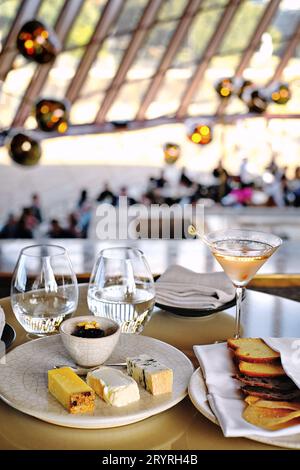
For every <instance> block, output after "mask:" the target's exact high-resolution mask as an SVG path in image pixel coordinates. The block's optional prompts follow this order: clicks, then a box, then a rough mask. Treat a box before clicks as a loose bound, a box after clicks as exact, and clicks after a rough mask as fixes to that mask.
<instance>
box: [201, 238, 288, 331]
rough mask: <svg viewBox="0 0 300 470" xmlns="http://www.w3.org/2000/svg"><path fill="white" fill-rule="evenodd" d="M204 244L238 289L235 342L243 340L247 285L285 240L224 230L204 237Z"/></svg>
mask: <svg viewBox="0 0 300 470" xmlns="http://www.w3.org/2000/svg"><path fill="white" fill-rule="evenodd" d="M203 241H204V242H205V243H206V244H207V245H208V247H209V249H210V250H211V252H212V254H213V255H214V257H215V258H216V260H217V261H218V263H219V264H220V265H221V266H222V268H223V269H224V271H225V273H226V274H227V276H228V277H229V278H230V280H231V282H232V283H233V285H234V287H235V289H236V317H235V333H234V338H239V337H240V320H241V309H242V299H243V296H244V293H245V288H246V285H247V284H248V282H249V281H251V279H252V278H253V276H254V275H255V274H256V273H257V271H258V270H259V269H260V268H261V267H262V266H263V264H264V263H265V262H266V261H267V260H268V259H269V258H270V256H271V255H272V254H273V253H274V252H275V251H276V250H277V248H278V247H279V246H280V245H281V243H282V240H281V238H279V237H277V236H276V235H272V234H270V233H264V232H257V231H253V230H238V229H231V230H220V231H217V232H211V233H209V234H207V235H204V237H203Z"/></svg>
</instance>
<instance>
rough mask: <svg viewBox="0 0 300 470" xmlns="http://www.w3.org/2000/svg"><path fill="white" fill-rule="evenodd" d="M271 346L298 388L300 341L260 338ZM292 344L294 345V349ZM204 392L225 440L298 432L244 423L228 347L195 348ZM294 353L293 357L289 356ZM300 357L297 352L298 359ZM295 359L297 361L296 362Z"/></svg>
mask: <svg viewBox="0 0 300 470" xmlns="http://www.w3.org/2000/svg"><path fill="white" fill-rule="evenodd" d="M263 340H264V341H265V342H266V343H267V344H269V346H270V347H272V348H273V347H274V349H276V350H277V351H278V352H279V353H280V354H281V359H282V365H283V368H284V370H285V372H286V373H287V375H289V377H290V378H291V379H292V380H293V381H294V382H295V384H296V385H297V386H298V387H299V385H300V370H299V363H298V370H297V354H295V351H296V352H297V350H296V348H295V344H297V345H298V351H299V348H300V340H299V339H296V338H263ZM293 345H294V346H293ZM194 351H195V354H196V356H197V359H198V361H199V364H200V367H201V370H202V373H203V376H204V379H205V382H206V386H207V390H208V395H207V399H208V402H209V404H210V407H211V409H212V411H213V413H214V414H215V416H216V418H217V419H218V421H219V424H220V426H221V428H222V431H223V433H224V436H225V437H243V436H253V435H256V436H265V437H276V436H287V435H291V434H297V433H300V425H295V426H290V427H288V428H285V429H280V430H277V431H267V430H265V429H262V428H259V427H257V426H254V425H252V424H250V423H248V422H247V421H245V420H244V418H243V416H242V413H243V411H244V409H245V406H246V404H245V402H244V395H243V394H242V392H241V391H240V390H239V389H240V385H239V383H238V381H237V380H235V379H233V378H232V375H233V374H234V373H235V372H236V369H235V366H234V364H233V361H232V357H231V355H230V352H229V351H228V348H227V345H226V344H225V343H222V344H210V345H207V346H194ZM293 353H294V354H295V357H294V358H293V356H292V354H293ZM299 357H300V354H299V352H298V358H299ZM295 358H296V359H295Z"/></svg>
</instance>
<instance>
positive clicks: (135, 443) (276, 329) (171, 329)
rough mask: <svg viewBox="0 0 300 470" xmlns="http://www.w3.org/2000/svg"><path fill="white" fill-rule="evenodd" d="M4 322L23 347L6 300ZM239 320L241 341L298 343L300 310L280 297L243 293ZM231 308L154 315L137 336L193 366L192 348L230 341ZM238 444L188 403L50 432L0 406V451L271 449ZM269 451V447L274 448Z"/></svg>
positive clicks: (84, 307)
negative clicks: (138, 417)
mask: <svg viewBox="0 0 300 470" xmlns="http://www.w3.org/2000/svg"><path fill="white" fill-rule="evenodd" d="M86 289H87V286H86V285H81V286H80V300H79V305H78V310H77V312H76V314H78V315H80V314H81V315H82V314H85V313H88V309H87V304H86ZM0 304H1V306H2V307H3V308H4V311H5V314H6V320H7V322H8V323H10V324H11V325H12V326H13V327H14V328H15V330H16V332H17V338H16V341H15V342H14V344H13V345H12V348H13V347H16V346H18V345H19V344H22V343H23V342H25V341H28V339H27V337H26V334H25V332H24V330H23V328H22V327H21V326H20V325H19V324H18V322H17V321H16V319H15V317H14V315H13V313H12V310H11V306H10V299H9V298H5V299H2V300H1V301H0ZM244 304H245V305H244V306H245V310H244V315H243V318H242V324H243V329H244V335H247V336H260V337H264V336H298V337H300V306H299V304H298V303H297V302H294V301H292V300H287V299H283V298H280V297H275V296H271V295H269V294H262V293H259V292H253V291H249V292H248V293H247V298H246V301H245V302H244ZM233 326H234V308H232V309H229V310H228V311H227V312H220V313H217V314H215V315H211V316H209V317H204V318H187V317H179V316H176V315H173V314H170V313H167V312H164V311H162V310H158V309H157V310H156V311H155V312H154V314H153V317H152V319H151V321H150V322H149V323H148V325H147V326H146V328H145V330H144V332H143V334H145V335H148V336H152V337H155V338H158V339H161V340H163V341H166V342H168V343H170V344H172V345H174V346H176V347H177V348H179V349H181V350H182V351H184V352H185V353H186V354H187V355H188V356H189V357H190V358H191V359H192V360H193V362H194V364H195V366H197V364H196V361H195V357H194V355H193V352H192V346H193V345H194V344H207V343H211V342H213V341H215V340H220V339H224V338H227V337H229V336H231V335H232V333H233ZM271 448H272V447H271V446H268V445H264V444H260V443H258V442H254V441H251V440H248V439H243V438H230V439H228V438H225V437H224V436H223V434H222V432H221V430H220V428H219V427H218V426H216V425H214V424H213V423H211V422H210V421H208V420H207V419H206V418H205V417H204V416H202V415H201V414H200V413H199V412H198V411H197V410H196V409H195V408H194V406H193V405H192V403H191V401H190V400H189V398H188V397H186V398H185V400H183V401H182V402H181V403H179V404H178V405H176V406H175V407H174V408H172V409H170V410H168V411H165V412H163V413H161V414H159V415H156V416H153V417H151V418H148V419H146V420H144V421H141V422H139V423H135V424H132V425H129V426H124V427H119V428H114V429H103V430H102V429H100V430H81V429H69V428H63V427H60V426H55V425H52V424H48V423H45V422H42V421H39V420H38V419H36V418H33V417H31V416H27V415H25V414H23V413H21V412H19V411H16V410H14V409H13V408H11V407H9V406H8V405H6V404H5V403H3V402H2V401H0V449H1V450H2V449H30V450H37V449H99V450H100V449H166V450H168V449H172V450H174V449H180V450H186V449H199V450H200V449H271ZM274 448H275V447H274Z"/></svg>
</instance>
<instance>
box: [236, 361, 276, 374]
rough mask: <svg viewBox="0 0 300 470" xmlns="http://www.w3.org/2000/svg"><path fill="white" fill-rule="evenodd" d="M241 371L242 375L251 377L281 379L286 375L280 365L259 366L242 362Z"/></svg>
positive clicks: (240, 364)
mask: <svg viewBox="0 0 300 470" xmlns="http://www.w3.org/2000/svg"><path fill="white" fill-rule="evenodd" d="M239 369H240V372H241V373H242V374H245V375H248V376H249V377H281V376H284V375H285V372H284V369H283V368H282V366H281V365H280V364H258V363H254V362H245V361H241V362H240V363H239Z"/></svg>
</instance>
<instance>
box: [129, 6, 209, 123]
mask: <svg viewBox="0 0 300 470" xmlns="http://www.w3.org/2000/svg"><path fill="white" fill-rule="evenodd" d="M201 3H203V0H191V1H189V2H188V4H187V7H186V9H185V11H184V13H183V15H182V16H181V19H180V21H179V22H178V25H177V27H176V29H175V31H174V33H173V35H172V37H171V40H170V42H169V44H168V45H167V46H166V50H165V53H164V55H163V57H162V60H161V62H160V64H159V66H158V69H157V71H156V73H155V75H154V77H153V79H152V80H151V83H150V85H149V87H148V90H147V91H146V93H145V95H144V97H143V99H142V101H141V106H140V109H139V110H138V112H137V115H136V119H137V120H143V119H145V113H146V111H147V109H148V108H149V106H150V104H151V103H152V101H153V100H154V98H155V96H156V95H157V93H158V90H159V88H160V86H161V84H162V82H163V79H164V76H165V74H166V72H167V70H168V69H169V67H170V66H171V64H172V61H173V58H174V57H175V55H176V52H177V51H178V49H179V47H180V46H181V45H182V42H183V41H184V38H185V37H186V35H187V33H188V31H189V27H190V25H191V23H192V22H193V20H194V17H195V13H196V11H197V10H198V9H199V7H200V6H201Z"/></svg>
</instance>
